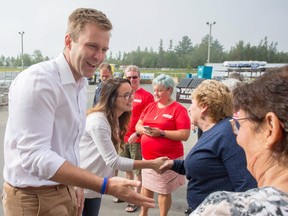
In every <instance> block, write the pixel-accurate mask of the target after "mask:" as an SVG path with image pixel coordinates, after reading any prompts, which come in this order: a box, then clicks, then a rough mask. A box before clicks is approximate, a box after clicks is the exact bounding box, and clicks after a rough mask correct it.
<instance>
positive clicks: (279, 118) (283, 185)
mask: <svg viewBox="0 0 288 216" xmlns="http://www.w3.org/2000/svg"><path fill="white" fill-rule="evenodd" d="M287 95H288V66H285V67H282V68H274V69H270V70H269V71H268V72H267V73H265V74H264V75H262V76H260V77H259V78H258V79H256V80H255V81H253V82H252V83H249V84H244V85H242V86H239V87H237V88H236V89H235V90H234V91H233V97H234V98H233V100H234V110H235V111H236V112H237V114H238V115H237V117H234V119H233V120H232V121H231V123H232V126H233V130H234V133H235V134H236V135H237V142H238V144H239V145H240V146H241V147H242V148H243V149H244V151H245V154H246V158H247V167H248V170H249V171H250V172H251V174H252V175H253V176H254V177H255V179H256V180H257V183H258V188H255V189H251V190H248V191H246V192H239V193H235V192H234V193H232V192H226V191H219V192H215V193H213V194H211V195H210V196H208V197H207V198H206V199H205V201H204V202H203V203H202V204H201V205H200V206H199V208H197V209H196V210H195V212H193V214H191V215H207V216H208V215H270V216H276V215H288V183H287V182H288V163H287V161H288V97H287Z"/></svg>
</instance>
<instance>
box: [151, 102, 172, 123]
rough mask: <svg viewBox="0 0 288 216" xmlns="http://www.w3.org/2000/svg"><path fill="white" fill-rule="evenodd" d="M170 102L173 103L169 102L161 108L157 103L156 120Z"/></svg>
mask: <svg viewBox="0 0 288 216" xmlns="http://www.w3.org/2000/svg"><path fill="white" fill-rule="evenodd" d="M170 104H171V103H170V102H169V103H168V104H167V105H166V106H165V107H163V108H161V109H160V108H159V107H158V104H157V110H156V115H155V117H154V120H156V119H157V118H158V116H159V115H160V114H162V113H163V112H164V111H165V110H166V108H167V107H168V106H169V105H170ZM159 109H160V112H159ZM158 112H159V113H158Z"/></svg>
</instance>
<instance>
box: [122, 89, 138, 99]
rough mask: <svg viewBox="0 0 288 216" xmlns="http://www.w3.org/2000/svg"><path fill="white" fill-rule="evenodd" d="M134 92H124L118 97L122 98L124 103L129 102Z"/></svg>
mask: <svg viewBox="0 0 288 216" xmlns="http://www.w3.org/2000/svg"><path fill="white" fill-rule="evenodd" d="M134 93H135V91H134V90H133V91H131V92H126V93H125V94H123V95H118V97H123V98H124V99H125V100H126V101H128V100H130V99H131V98H132V96H134Z"/></svg>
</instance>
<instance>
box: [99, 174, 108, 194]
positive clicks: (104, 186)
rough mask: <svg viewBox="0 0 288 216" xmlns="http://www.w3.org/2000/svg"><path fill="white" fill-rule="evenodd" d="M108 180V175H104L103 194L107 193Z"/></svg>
mask: <svg viewBox="0 0 288 216" xmlns="http://www.w3.org/2000/svg"><path fill="white" fill-rule="evenodd" d="M108 180H109V179H108V178H107V177H104V181H103V184H102V188H101V194H105V192H106V190H107V188H108Z"/></svg>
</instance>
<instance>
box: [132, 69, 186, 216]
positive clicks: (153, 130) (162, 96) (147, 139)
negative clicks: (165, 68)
mask: <svg viewBox="0 0 288 216" xmlns="http://www.w3.org/2000/svg"><path fill="white" fill-rule="evenodd" d="M152 85H153V91H154V99H155V102H153V103H150V104H149V105H148V106H147V107H146V108H145V109H144V111H143V112H142V114H141V116H140V119H139V121H138V123H137V125H136V131H137V133H139V134H143V136H142V137H141V148H142V156H143V160H150V159H155V158H158V157H161V156H167V157H169V158H170V159H172V158H173V159H177V158H178V159H179V158H183V156H184V148H183V144H182V141H186V140H188V138H189V135H190V119H189V116H188V113H187V110H186V108H185V107H183V106H182V105H181V104H179V103H178V102H176V101H173V100H172V98H171V95H172V92H173V88H174V85H175V83H174V80H173V79H172V78H171V77H170V76H168V75H164V74H161V75H159V76H158V77H156V78H155V79H154V80H153V83H152ZM184 183H185V178H184V176H182V175H179V174H178V173H176V172H174V171H172V170H169V172H168V171H167V172H165V173H163V174H158V173H156V172H155V171H153V170H150V169H146V170H142V190H141V194H142V195H145V196H147V197H151V198H153V196H154V192H156V193H158V205H159V209H160V215H163V216H165V215H168V211H169V209H170V206H171V203H172V196H171V194H172V192H173V191H174V190H176V189H177V188H178V187H180V186H181V185H183V184H184ZM140 215H141V216H146V215H148V208H146V207H145V208H141V214H140Z"/></svg>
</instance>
